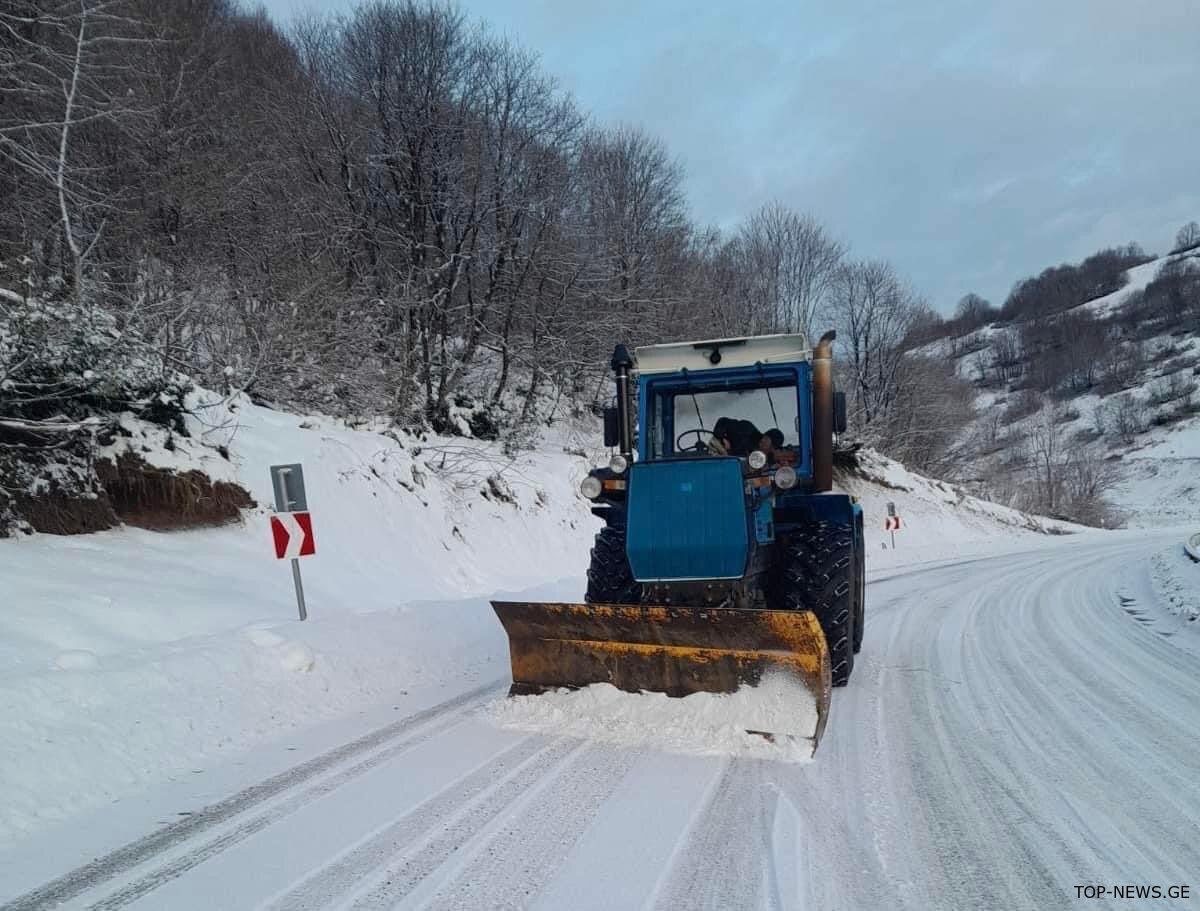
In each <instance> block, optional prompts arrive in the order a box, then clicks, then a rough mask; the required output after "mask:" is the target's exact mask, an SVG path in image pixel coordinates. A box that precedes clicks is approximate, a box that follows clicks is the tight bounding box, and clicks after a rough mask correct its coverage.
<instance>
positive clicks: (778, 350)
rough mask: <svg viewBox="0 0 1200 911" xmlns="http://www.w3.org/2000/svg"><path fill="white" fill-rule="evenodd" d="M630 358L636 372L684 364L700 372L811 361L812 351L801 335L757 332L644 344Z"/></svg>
mask: <svg viewBox="0 0 1200 911" xmlns="http://www.w3.org/2000/svg"><path fill="white" fill-rule="evenodd" d="M714 349H715V350H716V351H718V352H719V353H720V356H721V357H720V361H719V362H718V363H716V364H714V363H713V362H712V360H711V356H712V353H713V351H714ZM634 357H635V358H636V360H637V369H638V373H643V374H645V373H675V372H677V371H679V370H682V369H683V368H684V367H686V368H687V369H688V370H695V371H700V370H715V369H719V368H724V367H753V366H754V365H755V364H758V363H763V364H781V363H795V362H796V361H808V360H812V351H811V350H810V349H809V347H808V339H807V338H806V337H805V336H803V335H758V336H754V337H752V338H714V339H706V340H704V341H699V342H673V343H671V344H669V345H646V346H644V347H642V348H636V349H634Z"/></svg>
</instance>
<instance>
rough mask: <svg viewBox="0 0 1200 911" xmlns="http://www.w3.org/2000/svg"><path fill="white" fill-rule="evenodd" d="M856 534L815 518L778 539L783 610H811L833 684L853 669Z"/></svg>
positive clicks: (843, 680) (845, 678) (842, 682)
mask: <svg viewBox="0 0 1200 911" xmlns="http://www.w3.org/2000/svg"><path fill="white" fill-rule="evenodd" d="M853 542H854V538H853V532H852V531H851V530H850V529H849V528H847V527H845V526H842V525H837V524H834V523H832V522H814V523H813V524H812V525H810V526H809V527H807V528H803V529H800V530H798V531H794V532H792V533H790V534H788V535H787V536H786V537H784V538H782V539H781V540H780V542H779V545H778V546H779V551H780V553H779V557H780V560H779V564H778V570H777V572H778V583H777V586H778V588H777V590H778V595H779V598H780V601H781V604H780V606H781V607H782V608H783V609H784V610H810V611H812V612H813V613H814V614H815V615H816V617H817V620H818V621H819V622H820V624H821V629H822V630H823V631H824V633H825V640H826V642H827V643H828V645H829V663H830V666H831V669H832V671H833V685H834V686H845V685H846V683H847V682H848V681H849V680H850V674H851V672H852V671H853V670H854V635H855V633H854V614H855V611H854V570H855V566H854V543H853Z"/></svg>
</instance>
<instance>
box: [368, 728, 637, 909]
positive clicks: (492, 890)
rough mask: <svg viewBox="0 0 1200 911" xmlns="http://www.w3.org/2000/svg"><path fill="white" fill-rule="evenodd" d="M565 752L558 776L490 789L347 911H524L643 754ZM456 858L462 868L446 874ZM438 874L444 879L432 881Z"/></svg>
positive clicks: (595, 748) (587, 748)
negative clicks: (404, 904)
mask: <svg viewBox="0 0 1200 911" xmlns="http://www.w3.org/2000/svg"><path fill="white" fill-rule="evenodd" d="M567 749H570V750H571V754H570V759H569V760H568V763H567V765H566V768H565V769H563V771H561V772H560V773H558V774H557V775H546V774H545V769H543V768H531V769H529V770H528V774H523V773H524V772H525V771H526V770H521V771H520V772H518V774H517V775H516V776H514V777H513V778H512V779H510V780H509V781H510V782H511V783H512V785H513V786H512V787H505V786H503V785H502V786H501V787H500V788H498V789H496V790H495V791H494V792H492V793H491V794H489V795H488V798H487V799H486V800H485V801H483V802H481V803H480V804H479V805H478V806H477V807H473V808H472V810H471V811H470V812H469V813H467V814H465V815H464V816H463V817H461V818H460V819H458V820H455V821H453V822H452V823H451V824H450V825H449V826H448V827H447V828H446V829H445V831H444V832H443V833H442V834H441V835H440V836H439V837H438V838H437V839H435V840H433V841H431V842H430V843H429V844H428V845H426V846H425V848H424V849H422V850H421V851H420V852H419V853H418V854H416V855H414V856H413V857H412V858H410V859H408V860H406V861H405V862H404V863H403V864H401V865H400V866H397V867H393V868H392V869H390V870H389V871H388V873H387V875H386V878H385V879H384V881H383V882H381V883H380V884H379V885H378V886H376V887H375V888H374V889H373V890H371V891H370V892H368V893H367V894H366V895H364V896H362V897H361V898H360V899H359V900H358V901H357V902H355V903H354V905H353V906H352V907H353V909H354V911H377V909H383V908H394V907H396V906H397V905H398V904H399V903H400V902H401V901H402V900H403V899H405V898H407V897H410V896H411V897H413V898H414V899H415V900H416V901H419V902H420V904H421V906H422V907H424V908H432V909H455V911H457V909H462V908H489V909H500V908H526V907H528V906H529V905H530V904H531V903H532V901H533V900H534V897H535V896H536V895H537V894H538V893H539V892H540V891H541V890H542V889H543V888H544V887H545V885H546V884H547V883H548V882H549V881H550V878H551V877H552V876H553V875H554V874H555V872H556V871H557V870H558V868H559V866H560V865H561V864H562V862H563V860H564V859H565V858H566V857H567V855H568V854H569V853H570V851H571V848H572V847H573V846H574V845H575V842H576V841H577V840H578V839H579V837H580V836H581V835H582V834H583V832H584V831H585V830H586V829H587V827H588V826H589V825H590V824H591V822H592V819H593V818H594V817H595V815H596V813H597V812H598V810H599V809H600V806H601V804H603V803H604V801H605V800H607V799H608V797H609V796H610V795H611V794H612V793H613V791H614V790H616V788H617V786H618V785H619V784H620V782H621V781H622V779H624V778H625V776H626V774H627V773H628V772H629V769H630V768H631V767H632V766H633V764H634V763H635V762H636V761H637V760H638V758H639V757H640V756H641V754H642V751H640V750H638V751H632V750H628V749H621V748H618V747H610V746H607V745H591V744H583V745H580V744H579V743H578V742H577V741H576V742H571V743H569V744H566V745H564V746H563V747H562V750H563V751H564V752H565V751H566V750H567ZM527 792H528V793H527ZM497 823H498V824H497ZM463 849H467V850H466V851H463ZM459 851H463V853H464V858H465V859H464V861H463V862H462V866H461V867H458V868H455V869H451V870H445V869H444V868H445V866H446V862H447V861H448V860H450V859H451V857H452V856H453V855H454V854H455V853H457V852H459ZM439 872H444V874H445V879H442V880H440V881H439V880H438V879H437V878H436V877H437V874H438V873H439ZM418 892H420V893H423V895H422V896H418V895H416V894H414V893H418ZM429 893H432V895H430V894H429ZM426 896H427V897H426Z"/></svg>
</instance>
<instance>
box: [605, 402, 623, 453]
mask: <svg viewBox="0 0 1200 911" xmlns="http://www.w3.org/2000/svg"><path fill="white" fill-rule="evenodd" d="M604 445H605V446H608V447H610V448H611V447H613V446H620V445H621V425H620V423H619V419H618V417H617V406H616V405H609V406H608V407H607V408H605V409H604Z"/></svg>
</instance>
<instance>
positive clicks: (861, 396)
mask: <svg viewBox="0 0 1200 911" xmlns="http://www.w3.org/2000/svg"><path fill="white" fill-rule="evenodd" d="M915 305H916V298H915V296H914V295H913V293H912V292H911V291H910V290H909V289H908V288H907V287H905V286H904V284H903V283H902V282H901V281H900V279H899V278H898V277H897V276H896V273H895V272H894V271H893V270H892V267H891V266H889V265H888V264H887V263H883V262H877V261H876V262H864V263H848V264H846V265H844V266H842V267H841V268H840V269H839V270H838V272H837V275H836V276H835V278H834V281H833V285H832V289H831V293H830V307H829V315H830V317H831V318H832V319H833V321H834V323H835V325H836V326H837V328H838V333H839V337H840V340H841V344H842V346H843V348H844V350H845V351H846V352H847V361H848V369H849V371H850V375H851V384H852V387H853V401H854V410H855V412H856V417H857V420H858V423H859V425H860V426H862V427H865V426H867V425H869V424H870V423H871V422H872V421H873V420H874V419H875V418H876V417H878V416H880V415H881V414H883V413H885V412H886V411H887V409H888V408H889V407H890V405H891V404H892V402H893V401H894V399H895V396H896V391H897V388H898V383H897V377H898V375H899V371H900V367H901V364H902V363H903V360H904V351H903V341H904V339H905V338H906V336H907V335H908V331H909V327H910V326H911V323H912V319H913V318H914V315H915V314H916V313H917V312H918V311H917V308H916V306H915Z"/></svg>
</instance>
